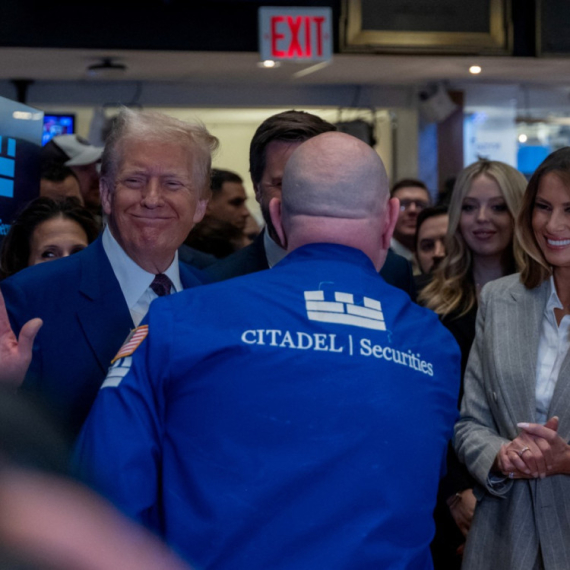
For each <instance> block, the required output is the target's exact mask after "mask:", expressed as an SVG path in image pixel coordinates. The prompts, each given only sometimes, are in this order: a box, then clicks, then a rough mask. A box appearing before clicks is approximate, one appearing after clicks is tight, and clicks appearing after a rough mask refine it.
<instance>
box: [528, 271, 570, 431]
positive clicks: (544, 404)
mask: <svg viewBox="0 0 570 570" xmlns="http://www.w3.org/2000/svg"><path fill="white" fill-rule="evenodd" d="M562 308H563V306H562V303H561V302H560V299H559V297H558V294H557V292H556V285H555V284H554V277H551V278H550V297H549V298H548V302H547V303H546V307H545V309H544V316H543V318H542V329H541V331H540V340H539V343H538V358H537V366H536V392H535V393H536V421H537V423H540V424H543V423H545V422H546V421H547V420H548V419H549V418H548V409H549V408H550V401H551V400H552V394H553V393H554V388H555V386H556V382H557V380H558V374H559V373H560V367H561V366H562V361H563V360H564V357H565V356H566V353H567V352H568V349H569V348H570V315H565V316H564V317H563V318H562V321H561V322H560V326H558V323H557V322H556V316H555V314H554V309H562Z"/></svg>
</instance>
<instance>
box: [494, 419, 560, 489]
mask: <svg viewBox="0 0 570 570" xmlns="http://www.w3.org/2000/svg"><path fill="white" fill-rule="evenodd" d="M517 426H518V427H519V428H520V429H521V430H522V431H521V433H520V434H519V435H518V436H517V437H516V438H515V439H513V441H511V442H510V443H508V444H505V445H503V446H502V447H501V449H500V451H499V453H498V454H497V458H496V459H495V467H496V469H497V470H498V471H500V472H501V473H502V474H503V475H506V476H507V477H509V478H511V479H536V478H538V477H540V478H541V479H543V478H544V477H546V476H548V475H557V474H560V473H569V472H570V446H569V445H568V444H567V443H566V442H565V441H564V440H563V439H562V438H561V437H560V436H559V435H558V418H557V417H556V416H555V417H553V418H550V419H549V420H548V421H547V422H546V423H545V424H544V425H541V424H530V423H520V424H517Z"/></svg>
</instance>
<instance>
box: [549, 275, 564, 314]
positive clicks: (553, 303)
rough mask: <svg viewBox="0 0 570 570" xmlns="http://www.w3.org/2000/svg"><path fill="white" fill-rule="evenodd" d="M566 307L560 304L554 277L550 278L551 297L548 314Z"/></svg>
mask: <svg viewBox="0 0 570 570" xmlns="http://www.w3.org/2000/svg"><path fill="white" fill-rule="evenodd" d="M563 308H564V306H563V305H562V303H561V302H560V298H559V297H558V293H557V292H556V284H555V283H554V275H551V276H550V296H549V297H548V301H547V303H546V309H545V310H546V312H547V313H551V312H552V311H554V309H563Z"/></svg>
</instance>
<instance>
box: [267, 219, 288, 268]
mask: <svg viewBox="0 0 570 570" xmlns="http://www.w3.org/2000/svg"><path fill="white" fill-rule="evenodd" d="M263 247H264V248H265V257H267V264H268V265H269V267H273V266H274V265H277V264H278V263H279V262H280V261H281V260H282V259H283V258H284V257H285V256H286V255H287V250H286V249H283V248H282V247H281V246H280V245H279V244H278V243H276V242H275V241H274V240H273V238H272V237H271V236H270V235H269V232H268V231H267V228H265V231H264V232H263Z"/></svg>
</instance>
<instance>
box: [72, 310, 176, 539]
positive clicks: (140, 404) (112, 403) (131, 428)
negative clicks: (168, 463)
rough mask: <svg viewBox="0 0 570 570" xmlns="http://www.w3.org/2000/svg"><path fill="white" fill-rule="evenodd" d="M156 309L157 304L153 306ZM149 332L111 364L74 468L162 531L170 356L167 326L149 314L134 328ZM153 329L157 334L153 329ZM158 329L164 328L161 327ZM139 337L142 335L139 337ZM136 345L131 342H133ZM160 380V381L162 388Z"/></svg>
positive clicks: (79, 444)
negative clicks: (160, 503) (165, 384)
mask: <svg viewBox="0 0 570 570" xmlns="http://www.w3.org/2000/svg"><path fill="white" fill-rule="evenodd" d="M151 313H152V309H151ZM145 327H148V329H146V331H147V335H146V336H144V338H143V340H142V341H141V342H140V343H139V344H138V345H137V346H136V347H135V350H134V353H132V354H131V355H128V353H129V352H130V350H129V347H128V346H127V345H128V344H129V342H131V343H133V342H134V344H137V342H138V339H135V341H133V338H135V337H132V336H131V337H129V338H130V341H129V339H127V340H126V341H125V344H124V345H123V347H122V348H121V350H120V351H119V353H118V355H117V356H121V354H125V356H122V357H120V358H117V357H116V358H115V360H114V363H113V365H112V367H111V368H110V369H109V373H108V374H107V378H106V379H105V382H104V383H103V385H102V386H101V389H100V391H99V394H98V396H97V399H96V400H95V403H94V405H93V407H92V409H91V412H90V414H89V416H88V418H87V421H86V422H85V424H84V426H83V429H82V431H81V434H80V436H79V439H78V440H77V443H76V447H75V453H74V462H73V463H74V469H75V471H76V472H77V473H78V474H79V475H80V477H81V478H83V479H84V480H87V481H89V482H91V483H92V484H93V485H94V487H95V488H97V490H99V491H100V492H101V493H102V494H103V495H105V496H106V497H107V498H108V499H109V500H111V502H113V503H114V504H115V505H116V506H117V507H118V508H119V509H121V510H122V511H123V512H124V513H125V514H127V515H128V516H130V517H131V518H133V519H135V520H136V521H138V522H140V523H142V524H143V525H145V526H146V527H148V528H150V529H152V530H153V531H155V532H157V533H159V534H160V533H161V531H162V528H161V527H162V525H161V520H160V513H159V509H158V504H157V503H158V496H159V493H160V488H159V487H160V475H161V447H162V443H161V440H162V432H163V421H162V412H163V399H162V389H161V388H160V384H161V382H162V380H163V378H164V375H165V374H167V372H166V370H167V368H168V366H167V363H168V356H167V355H166V354H165V353H162V352H161V351H162V350H165V351H166V350H168V347H167V346H166V345H161V343H160V337H161V336H166V337H168V336H169V335H168V334H165V332H166V331H164V326H163V327H162V329H161V328H160V325H158V324H155V326H153V318H152V317H151V316H147V318H146V319H145V320H144V321H143V323H142V324H141V326H139V327H137V328H136V329H135V331H134V334H135V335H136V334H142V333H141V331H144V330H145ZM153 331H154V334H153ZM156 331H160V333H157V332H156ZM139 338H140V337H139ZM132 346H133V345H131V347H132ZM157 386H159V387H158V388H157Z"/></svg>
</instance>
